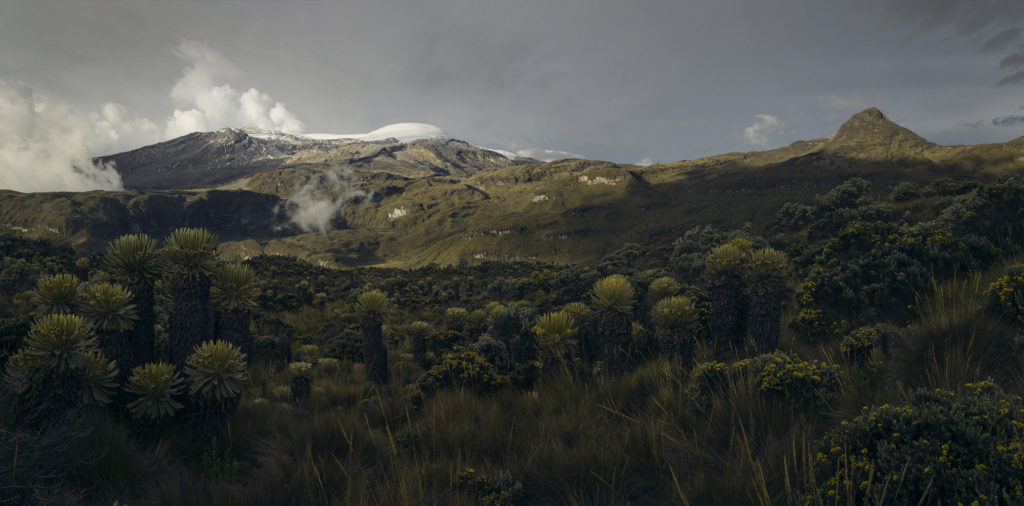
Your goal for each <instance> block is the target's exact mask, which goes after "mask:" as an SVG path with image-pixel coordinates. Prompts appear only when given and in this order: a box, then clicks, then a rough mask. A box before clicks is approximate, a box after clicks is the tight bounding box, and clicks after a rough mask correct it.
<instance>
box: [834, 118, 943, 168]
mask: <svg viewBox="0 0 1024 506" xmlns="http://www.w3.org/2000/svg"><path fill="white" fill-rule="evenodd" d="M825 141H826V142H825V145H824V146H823V147H824V148H825V150H827V151H831V152H835V153H841V154H843V155H845V156H854V157H858V158H872V157H883V158H891V157H906V156H918V155H919V154H921V153H923V152H924V151H927V150H929V149H931V148H933V147H936V146H935V144H932V143H930V142H928V141H927V140H925V139H924V138H923V137H921V136H919V135H917V134H915V133H914V132H912V131H910V130H908V129H906V128H904V127H902V126H900V125H898V124H896V123H894V122H893V121H892V120H890V119H889V118H888V117H886V115H885V114H884V113H883V112H882V111H880V110H878V109H877V108H875V107H871V108H868V109H865V110H863V111H861V112H859V113H857V114H854V115H853V116H852V117H851V118H850V119H849V120H847V121H846V123H843V125H842V126H841V127H839V130H838V131H836V133H835V134H834V135H832V136H831V137H828V138H827V139H825Z"/></svg>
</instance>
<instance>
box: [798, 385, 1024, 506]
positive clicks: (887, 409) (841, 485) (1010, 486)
mask: <svg viewBox="0 0 1024 506" xmlns="http://www.w3.org/2000/svg"><path fill="white" fill-rule="evenodd" d="M966 387H967V388H966V391H965V392H964V393H961V394H954V393H953V392H948V391H943V390H935V391H926V390H919V391H916V392H914V393H913V394H911V396H910V400H909V403H908V404H907V405H905V406H891V405H888V404H884V405H882V406H879V407H875V408H871V409H867V408H865V410H864V412H863V413H862V414H861V415H860V416H858V417H856V418H854V419H853V420H850V421H846V422H843V423H842V426H841V428H838V429H836V430H834V431H832V432H830V433H828V434H827V435H826V436H825V437H824V438H823V439H822V440H821V441H820V442H819V451H818V453H817V457H816V461H815V465H814V476H815V479H816V480H817V487H818V488H817V489H816V490H814V491H813V494H815V495H818V496H819V497H818V499H825V500H827V501H828V502H832V501H835V500H836V498H842V499H841V500H842V501H843V502H844V503H845V502H848V503H850V504H939V503H942V504H1011V503H1013V504H1019V503H1021V501H1024V411H1022V407H1024V404H1022V402H1021V399H1020V397H1013V396H1010V395H1007V394H1006V393H1004V392H1002V391H1001V390H1000V389H999V388H998V387H997V386H996V385H994V384H992V383H989V382H981V383H973V384H967V385H966Z"/></svg>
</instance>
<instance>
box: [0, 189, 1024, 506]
mask: <svg viewBox="0 0 1024 506" xmlns="http://www.w3.org/2000/svg"><path fill="white" fill-rule="evenodd" d="M875 194H876V193H874V192H873V189H872V188H871V185H870V184H869V183H868V182H867V181H865V180H860V179H853V180H850V181H847V182H845V183H842V184H840V185H838V186H837V187H835V188H833V189H832V190H830V191H828V192H826V193H825V194H823V195H820V196H818V197H816V198H815V199H814V200H813V201H811V202H803V203H790V204H786V205H784V206H782V207H781V209H780V210H779V212H778V216H777V217H776V219H775V221H774V222H773V223H772V224H771V225H770V227H768V229H767V230H765V231H755V230H753V229H752V228H751V227H746V228H743V229H739V230H730V231H719V230H715V229H714V228H711V227H708V226H702V227H697V228H695V229H694V230H691V231H688V232H687V233H685V234H684V235H683V236H682V237H679V238H678V239H677V240H675V241H673V242H672V243H671V244H645V245H642V244H627V245H624V246H623V247H622V248H620V249H618V250H617V251H614V252H612V253H611V254H609V255H608V256H607V257H605V258H604V259H603V260H602V261H600V262H597V263H594V264H589V265H572V266H556V265H542V264H531V263H515V264H506V263H497V262H488V263H483V264H479V265H460V266H448V267H438V266H431V267H425V268H421V269H415V270H399V269H387V268H358V269H325V268H321V267H317V266H313V265H310V264H308V263H305V262H301V261H298V260H296V259H293V258H288V257H281V256H260V257H255V258H251V259H249V260H247V261H245V262H244V263H241V264H231V263H225V262H222V261H220V260H219V259H218V258H217V255H216V252H217V242H216V238H215V237H213V236H212V235H210V234H209V233H208V232H206V231H204V230H201V229H181V230H178V231H176V232H175V233H174V234H172V235H171V236H169V237H168V238H166V239H165V240H164V241H163V242H162V245H161V243H159V242H158V241H156V240H154V239H152V238H148V237H145V236H141V235H133V236H125V237H122V238H120V239H118V240H116V241H114V242H113V243H111V245H110V248H109V249H108V251H107V253H106V255H94V256H80V255H78V254H76V253H75V252H74V251H73V250H71V249H70V248H67V247H63V246H55V245H53V244H50V243H47V242H41V241H32V240H26V239H21V238H18V237H12V236H4V237H0V360H2V364H3V378H4V381H3V385H4V389H3V393H2V396H3V402H2V403H0V480H3V481H0V502H3V501H7V502H13V503H40V504H55V503H56V504H76V503H81V504H92V503H107V504H109V503H112V502H114V501H119V502H121V503H131V504H252V503H256V504H340V503H357V504H363V503H381V504H410V503H412V504H422V503H462V504H474V503H479V504H623V503H684V504H713V503H721V504H737V503H755V504H784V503H793V504H795V503H801V504H825V503H828V504H834V503H837V502H843V503H862V502H868V503H876V504H882V503H884V504H946V503H951V502H957V501H960V502H963V503H964V504H970V503H972V502H973V501H977V502H978V503H979V504H1008V503H1016V502H1021V501H1022V500H1024V499H1022V494H1024V491H1022V490H1024V489H1022V483H1021V480H1020V477H1021V476H1022V475H1024V474H1022V473H1024V468H1022V462H1024V457H1022V450H1021V446H1022V444H1024V439H1022V438H1024V432H1022V427H1024V419H1022V418H1021V413H1022V412H1024V411H1022V409H1024V406H1022V405H1021V400H1020V397H1018V394H1020V393H1021V392H1022V389H1024V376H1022V375H1020V374H1019V373H1018V371H1019V370H1020V365H1021V360H1022V358H1024V354H1022V350H1021V349H1020V347H1021V345H1022V344H1021V340H1020V339H1019V337H1015V336H1020V335H1024V309H1022V307H1024V275H1022V272H1024V266H1021V265H1019V263H1020V261H1019V258H1020V256H1019V255H1020V253H1021V248H1022V246H1024V229H1022V228H1021V227H1024V225H1022V224H1021V223H1022V222H1021V221H1020V219H1019V218H1020V216H1019V214H1020V209H1024V181H1021V180H1019V179H1017V178H1015V177H1006V178H1003V179H1001V180H999V181H995V182H988V183H977V182H954V181H949V180H945V181H936V182H933V183H930V184H928V185H923V186H922V185H920V184H917V183H909V182H908V183H905V184H899V185H896V186H895V187H894V188H892V189H891V193H890V194H888V196H887V198H886V201H884V202H880V201H876V200H875V198H874V197H873V195H875ZM965 279H966V280H968V281H967V282H964V281H963V280H965ZM950 286H956V287H961V288H960V289H958V290H959V291H957V290H951V289H949V288H948V287H950ZM992 350H998V352H997V353H996V352H992ZM996 383H997V384H999V385H1000V386H1001V388H998V387H995V386H994V384H996ZM920 387H924V388H923V389H922V388H920ZM936 388H941V389H940V390H936ZM57 455H71V456H74V458H65V459H63V460H59V459H56V458H55V457H53V456H57ZM51 457H53V458H51ZM48 459H50V460H48ZM58 460H59V461H58Z"/></svg>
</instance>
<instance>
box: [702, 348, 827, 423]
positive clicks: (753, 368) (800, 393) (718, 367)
mask: <svg viewBox="0 0 1024 506" xmlns="http://www.w3.org/2000/svg"><path fill="white" fill-rule="evenodd" d="M742 382H747V383H749V384H750V385H751V386H752V387H753V388H754V389H756V391H758V392H760V393H761V395H764V396H766V397H768V398H774V399H778V400H782V401H785V402H788V403H790V404H791V405H792V406H793V407H795V408H798V409H827V408H828V407H830V406H831V405H832V404H833V403H834V402H835V400H836V398H837V396H838V392H839V367H838V366H836V365H834V364H828V363H825V362H819V361H817V360H811V361H805V360H801V359H800V357H798V356H797V355H796V354H788V353H784V352H781V351H776V352H773V353H768V354H765V355H758V356H756V357H754V358H749V359H744V360H740V361H737V362H733V363H732V364H724V363H721V362H705V363H702V364H700V365H698V366H697V367H696V368H694V370H693V372H692V373H691V375H690V384H689V386H688V387H687V395H688V396H689V397H690V399H691V400H692V401H693V402H694V403H695V404H696V405H697V406H698V407H701V408H706V407H707V406H709V405H710V401H711V399H712V398H713V397H714V396H715V395H721V394H722V393H724V392H725V388H726V387H727V386H729V385H730V384H740V383H742Z"/></svg>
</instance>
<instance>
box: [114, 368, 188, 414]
mask: <svg viewBox="0 0 1024 506" xmlns="http://www.w3.org/2000/svg"><path fill="white" fill-rule="evenodd" d="M182 386H183V381H182V378H181V374H179V373H178V370H177V369H175V368H174V366H173V365H171V364H168V363H166V362H158V363H155V364H146V365H140V366H138V367H136V368H135V369H134V370H132V376H131V378H129V379H128V385H127V386H125V390H126V391H128V392H129V393H132V394H135V395H136V398H135V400H133V401H131V402H129V403H128V410H129V411H130V412H131V414H132V416H134V417H135V418H159V417H161V416H171V415H174V413H175V412H177V411H178V410H179V409H181V408H182V405H181V403H179V402H178V401H176V400H174V397H175V396H176V395H179V394H180V393H181V389H182Z"/></svg>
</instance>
